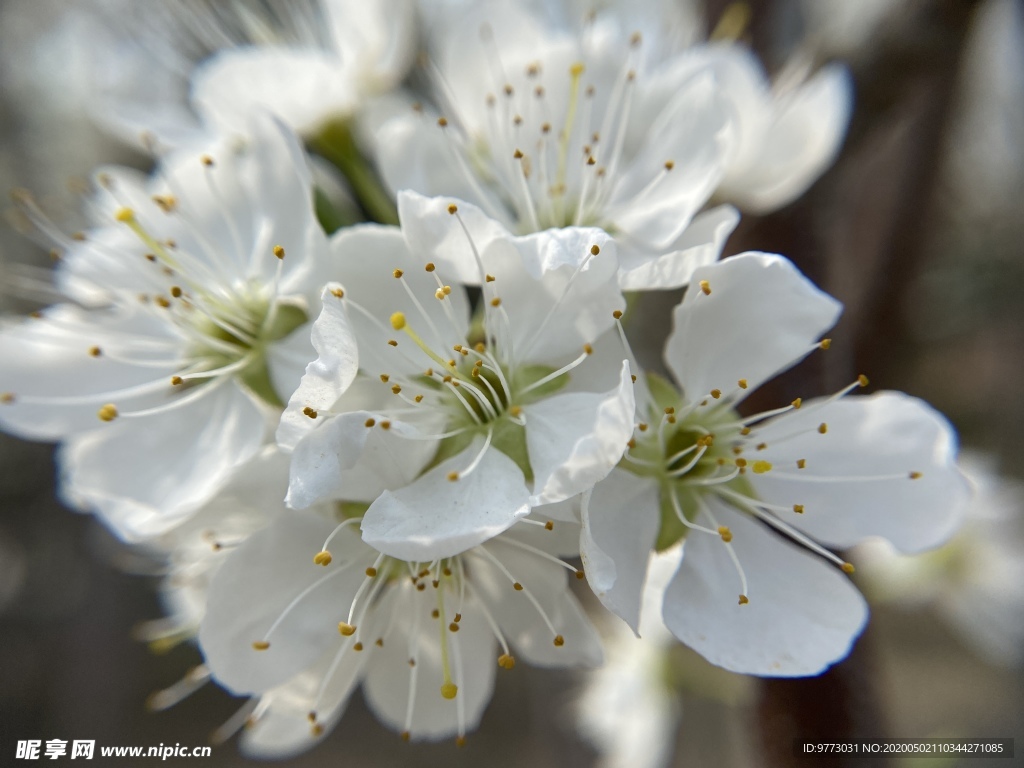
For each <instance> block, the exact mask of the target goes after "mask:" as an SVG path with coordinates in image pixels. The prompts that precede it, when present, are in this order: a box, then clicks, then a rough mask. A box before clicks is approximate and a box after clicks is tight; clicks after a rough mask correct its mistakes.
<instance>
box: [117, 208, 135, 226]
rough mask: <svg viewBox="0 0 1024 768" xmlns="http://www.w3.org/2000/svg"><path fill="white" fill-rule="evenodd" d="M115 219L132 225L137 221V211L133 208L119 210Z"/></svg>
mask: <svg viewBox="0 0 1024 768" xmlns="http://www.w3.org/2000/svg"><path fill="white" fill-rule="evenodd" d="M114 218H115V219H116V220H117V221H119V222H121V223H122V224H130V223H131V222H133V221H135V211H133V210H132V209H131V208H118V209H117V212H116V213H115V214H114Z"/></svg>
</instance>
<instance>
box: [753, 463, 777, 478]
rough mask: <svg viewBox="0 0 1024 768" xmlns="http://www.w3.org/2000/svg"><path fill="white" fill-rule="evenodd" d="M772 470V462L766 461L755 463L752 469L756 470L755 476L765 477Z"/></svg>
mask: <svg viewBox="0 0 1024 768" xmlns="http://www.w3.org/2000/svg"><path fill="white" fill-rule="evenodd" d="M771 468H772V463H771V462H770V461H764V460H760V461H755V462H754V463H753V465H752V466H751V469H753V470H754V474H755V475H763V474H764V473H765V472H768V471H770V470H771Z"/></svg>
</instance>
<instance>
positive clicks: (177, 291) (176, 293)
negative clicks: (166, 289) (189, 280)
mask: <svg viewBox="0 0 1024 768" xmlns="http://www.w3.org/2000/svg"><path fill="white" fill-rule="evenodd" d="M171 296H173V297H174V298H176V299H180V298H181V288H180V287H179V286H177V285H172V286H171Z"/></svg>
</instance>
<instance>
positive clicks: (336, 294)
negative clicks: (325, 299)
mask: <svg viewBox="0 0 1024 768" xmlns="http://www.w3.org/2000/svg"><path fill="white" fill-rule="evenodd" d="M331 295H332V296H334V297H335V298H336V299H343V298H345V292H344V291H343V290H341V288H332V289H331Z"/></svg>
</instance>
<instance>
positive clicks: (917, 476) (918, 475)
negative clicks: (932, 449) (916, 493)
mask: <svg viewBox="0 0 1024 768" xmlns="http://www.w3.org/2000/svg"><path fill="white" fill-rule="evenodd" d="M921 477H922V475H921V473H920V472H911V473H910V479H911V480H919V479H920V478H921Z"/></svg>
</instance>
